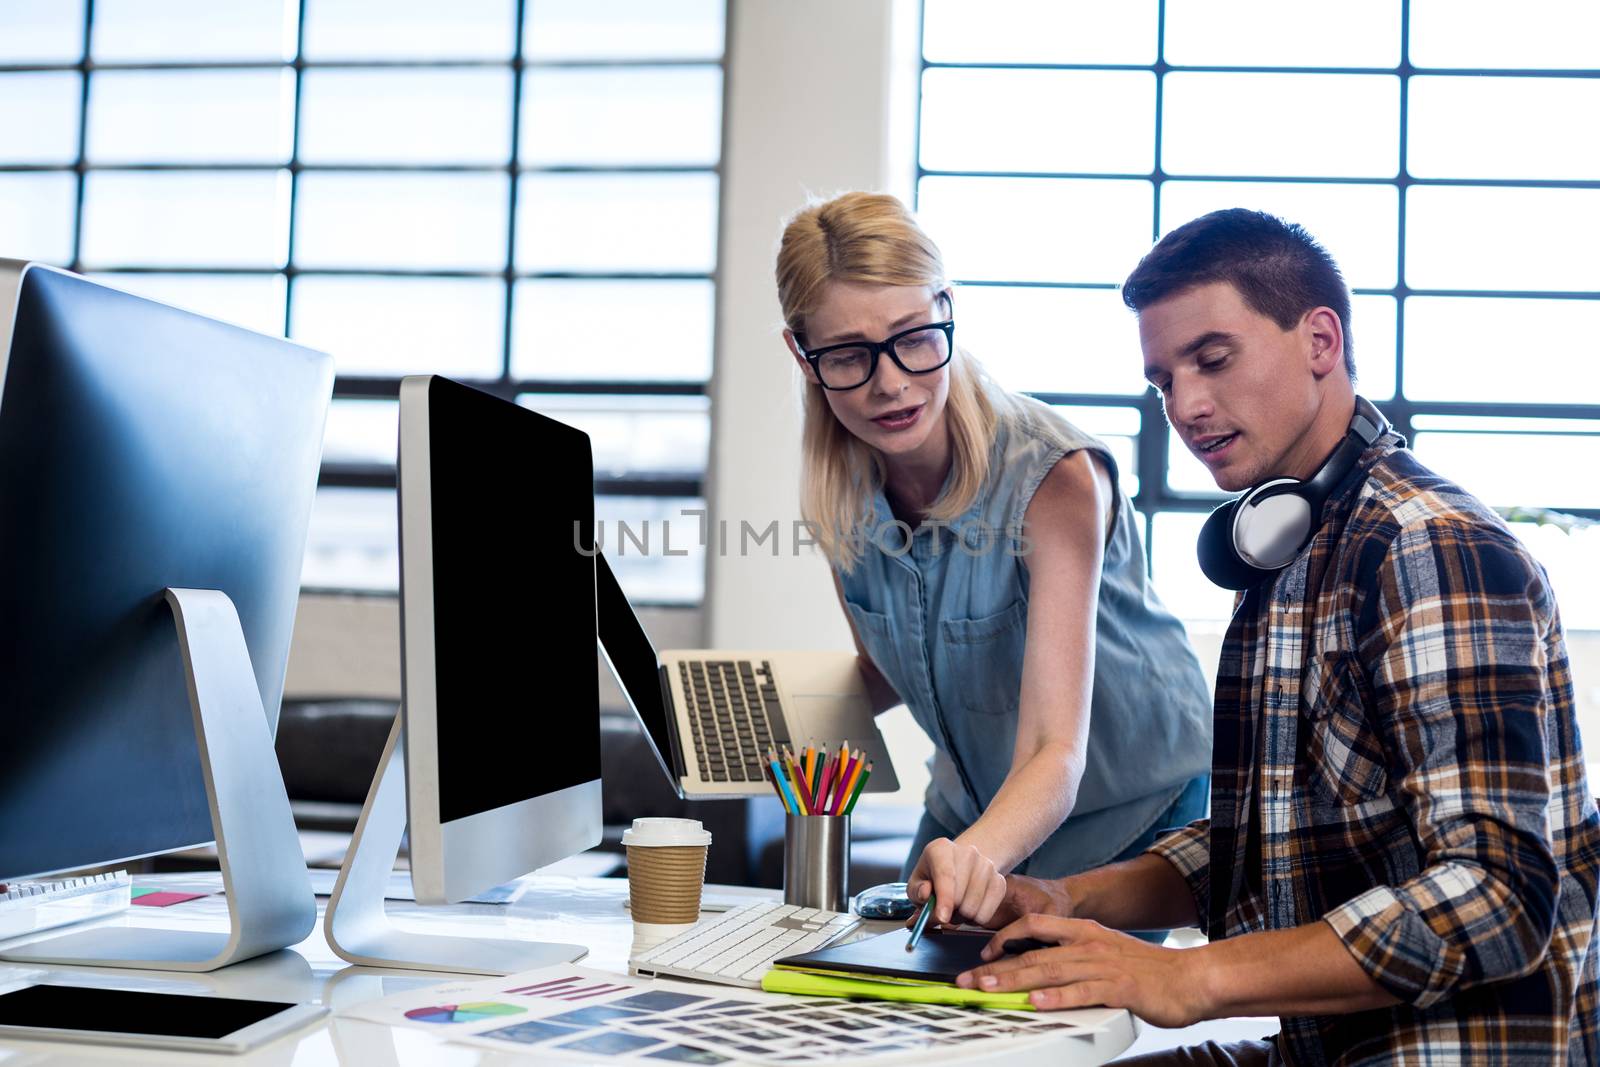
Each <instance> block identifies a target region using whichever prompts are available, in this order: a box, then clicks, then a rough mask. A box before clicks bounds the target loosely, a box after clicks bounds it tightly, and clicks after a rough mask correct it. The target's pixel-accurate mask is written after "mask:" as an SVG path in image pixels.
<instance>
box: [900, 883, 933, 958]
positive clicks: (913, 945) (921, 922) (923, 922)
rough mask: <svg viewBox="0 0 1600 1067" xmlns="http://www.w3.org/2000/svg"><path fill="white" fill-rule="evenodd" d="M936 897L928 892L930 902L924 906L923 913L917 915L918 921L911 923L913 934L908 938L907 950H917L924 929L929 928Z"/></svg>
mask: <svg viewBox="0 0 1600 1067" xmlns="http://www.w3.org/2000/svg"><path fill="white" fill-rule="evenodd" d="M933 905H934V897H933V894H932V893H929V894H928V902H927V903H926V904H924V905H923V906H922V914H921V915H918V916H917V921H916V922H915V923H913V924H912V925H911V936H910V937H909V938H907V939H906V951H907V952H915V951H917V942H919V941H921V940H922V931H924V930H926V929H927V928H928V916H930V915H932V914H933Z"/></svg>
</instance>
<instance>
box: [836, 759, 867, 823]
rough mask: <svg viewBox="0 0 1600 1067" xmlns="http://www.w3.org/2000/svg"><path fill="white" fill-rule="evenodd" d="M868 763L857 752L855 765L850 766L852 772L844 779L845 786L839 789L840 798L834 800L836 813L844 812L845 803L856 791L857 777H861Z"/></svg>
mask: <svg viewBox="0 0 1600 1067" xmlns="http://www.w3.org/2000/svg"><path fill="white" fill-rule="evenodd" d="M866 765H867V761H866V758H865V757H864V756H863V755H862V754H861V753H860V752H857V753H856V762H855V766H853V767H851V768H850V774H849V775H848V776H847V777H846V778H845V780H844V788H843V789H841V790H839V799H837V800H835V801H834V802H833V813H834V814H835V815H843V814H844V810H845V804H846V803H848V802H849V800H850V797H851V795H852V794H853V793H854V792H855V788H856V779H857V778H860V777H861V771H862V769H863V768H865V767H866Z"/></svg>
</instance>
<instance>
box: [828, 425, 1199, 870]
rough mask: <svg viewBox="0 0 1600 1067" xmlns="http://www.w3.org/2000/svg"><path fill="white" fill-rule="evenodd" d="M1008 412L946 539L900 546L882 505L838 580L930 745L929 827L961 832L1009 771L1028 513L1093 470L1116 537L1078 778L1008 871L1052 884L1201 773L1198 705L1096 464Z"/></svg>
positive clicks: (1191, 667) (1171, 631)
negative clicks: (1070, 466) (1067, 481)
mask: <svg viewBox="0 0 1600 1067" xmlns="http://www.w3.org/2000/svg"><path fill="white" fill-rule="evenodd" d="M1009 399H1010V400H1011V401H1012V409H1011V410H1009V411H1008V410H1006V408H1004V407H1002V408H1001V410H1000V413H999V424H998V426H997V427H996V433H995V439H994V442H993V444H992V445H991V448H990V468H989V476H988V479H987V481H986V482H985V484H984V486H983V488H982V490H981V491H980V493H979V495H978V497H977V499H976V500H975V501H974V502H973V504H972V506H971V507H970V508H969V509H968V510H967V511H966V512H965V513H963V514H962V515H961V516H960V517H958V518H956V519H953V520H951V522H950V524H949V526H948V527H944V526H934V525H930V524H924V525H922V526H921V527H919V528H918V529H917V530H916V531H915V532H914V533H911V530H910V527H909V526H908V525H907V524H905V523H903V522H897V520H896V519H895V517H894V514H893V512H892V511H891V510H890V508H889V504H888V501H887V500H886V499H885V498H884V495H883V493H882V491H881V490H880V491H879V492H878V493H877V494H876V498H875V499H874V501H873V514H872V516H871V517H870V518H869V521H868V525H867V528H866V529H865V530H864V531H862V532H863V534H864V535H865V540H864V541H863V548H864V552H863V558H862V559H861V560H860V561H859V562H858V563H857V565H856V567H855V569H854V570H853V571H851V572H850V573H848V574H847V573H844V572H842V571H840V572H838V575H839V579H840V582H841V583H842V585H843V588H844V597H845V603H846V606H847V607H848V609H849V612H850V617H851V619H852V620H853V621H854V623H855V628H856V632H857V633H858V634H859V635H860V637H861V642H862V644H863V645H864V646H865V647H866V650H867V653H868V654H869V655H870V656H871V657H872V661H873V662H874V663H875V664H876V665H877V666H878V668H879V670H881V671H882V672H883V675H884V677H885V678H886V679H888V681H889V682H890V683H891V684H892V685H893V686H894V688H895V692H897V693H898V694H899V695H900V698H901V699H902V700H904V701H905V703H906V706H907V707H908V708H909V709H910V711H911V714H912V716H913V717H914V718H915V719H916V721H917V723H918V725H920V726H921V727H922V729H923V730H925V731H927V734H928V736H929V737H930V738H931V739H932V740H933V742H934V747H935V753H934V756H933V758H932V760H931V761H930V763H929V767H930V770H931V772H932V780H931V781H930V783H929V785H928V790H927V794H926V797H925V803H926V805H927V811H928V814H929V815H931V816H932V817H933V818H935V819H936V820H938V821H939V822H940V823H942V824H943V825H944V826H946V827H950V828H952V829H954V830H956V831H957V832H960V831H961V830H964V829H965V828H966V827H968V826H970V825H971V824H972V823H973V822H975V821H976V820H977V818H978V816H979V815H980V814H981V813H982V812H983V810H984V809H985V808H986V807H987V806H988V804H989V802H990V801H991V800H992V799H993V798H994V795H995V794H996V793H997V792H999V790H1000V785H1001V783H1002V782H1004V781H1005V778H1006V775H1007V774H1008V773H1009V772H1010V770H1011V756H1012V748H1013V746H1014V744H1015V741H1016V733H1017V711H1018V697H1019V694H1020V692H1021V688H1022V654H1023V644H1024V641H1025V638H1026V636H1027V619H1028V570H1027V567H1026V566H1025V565H1024V558H1023V557H1024V555H1025V553H1026V550H1027V545H1026V541H1025V540H1023V538H1025V537H1026V536H1027V531H1026V529H1025V528H1024V526H1023V516H1024V514H1025V513H1026V511H1027V508H1028V503H1029V501H1031V500H1032V499H1033V494H1034V492H1035V491H1036V490H1037V489H1038V488H1039V483H1040V482H1041V481H1043V480H1044V477H1045V475H1046V474H1048V473H1049V472H1050V469H1051V468H1052V467H1054V466H1055V464H1056V462H1057V461H1058V460H1060V459H1061V458H1062V457H1063V456H1065V455H1068V454H1069V453H1072V452H1075V451H1078V450H1079V449H1090V450H1092V451H1093V452H1094V453H1095V454H1096V455H1097V456H1098V457H1099V458H1100V459H1101V460H1102V461H1103V462H1104V464H1105V466H1106V468H1107V469H1108V470H1109V471H1110V472H1111V479H1112V484H1113V487H1114V491H1115V503H1114V505H1113V507H1114V517H1113V519H1114V521H1113V523H1112V529H1111V533H1110V536H1109V538H1108V539H1107V541H1106V543H1105V557H1104V563H1103V569H1102V573H1101V578H1100V598H1099V607H1098V611H1097V614H1096V620H1095V660H1094V685H1093V693H1092V696H1091V699H1090V705H1089V716H1090V718H1089V745H1088V759H1087V766H1086V768H1085V770H1084V774H1083V780H1082V782H1081V784H1080V785H1079V787H1078V799H1077V803H1076V805H1075V806H1074V807H1073V810H1072V813H1071V815H1070V816H1069V817H1068V818H1067V820H1066V821H1065V822H1064V823H1062V825H1061V827H1060V828H1059V829H1058V830H1056V832H1055V833H1054V834H1052V835H1051V836H1050V837H1049V838H1047V839H1046V840H1045V841H1044V843H1043V844H1041V845H1040V846H1039V848H1038V849H1037V850H1035V852H1034V854H1033V856H1032V857H1031V858H1030V859H1028V860H1026V861H1024V862H1023V863H1020V864H1018V865H1017V867H1016V868H1015V870H1017V871H1018V872H1025V873H1029V874H1033V875H1035V876H1039V877H1059V876H1062V875H1065V874H1070V873H1074V872H1076V871H1080V870H1085V869H1087V868H1089V867H1093V866H1097V865H1099V864H1101V863H1104V862H1106V861H1108V860H1110V859H1111V858H1112V857H1114V856H1116V855H1118V854H1119V853H1120V852H1122V851H1123V850H1124V849H1125V848H1126V847H1128V845H1130V844H1131V843H1132V842H1133V841H1134V840H1135V839H1136V838H1138V837H1139V835H1140V834H1142V833H1143V832H1144V831H1146V830H1148V829H1149V828H1150V827H1151V825H1152V824H1153V823H1154V822H1155V820H1156V819H1157V818H1158V817H1159V816H1160V815H1161V813H1163V812H1164V811H1166V810H1167V808H1169V807H1170V806H1171V805H1172V803H1173V801H1174V800H1175V799H1177V797H1178V794H1179V793H1180V792H1181V791H1182V789H1183V786H1184V784H1185V783H1186V782H1188V781H1189V780H1190V779H1192V778H1194V777H1195V776H1197V775H1201V774H1205V773H1207V772H1209V770H1210V768H1211V695H1210V693H1209V692H1208V691H1207V688H1206V682H1205V677H1204V675H1203V674H1202V673H1201V670H1200V664H1199V662H1198V661H1197V660H1196V659H1195V655H1194V651H1193V649H1191V648H1190V646H1189V642H1188V638H1187V636H1186V635H1185V633H1184V630H1183V627H1182V625H1181V624H1180V623H1179V622H1178V620H1177V619H1176V618H1174V617H1173V616H1172V614H1171V613H1170V612H1169V611H1167V609H1166V608H1165V607H1164V606H1163V605H1162V603H1161V601H1160V600H1159V599H1158V598H1157V597H1156V595H1155V592H1154V591H1153V590H1152V589H1151V588H1150V585H1149V583H1148V582H1147V581H1146V578H1145V563H1144V549H1143V547H1142V545H1141V544H1140V541H1139V538H1138V535H1137V532H1136V530H1135V527H1134V523H1135V522H1136V521H1137V515H1136V514H1135V512H1134V510H1133V505H1132V504H1131V502H1130V501H1129V500H1128V497H1127V495H1126V493H1124V492H1123V490H1122V488H1121V486H1120V485H1118V484H1117V475H1116V463H1115V461H1114V460H1113V459H1112V457H1111V454H1110V452H1109V451H1108V450H1107V449H1106V447H1105V445H1104V444H1102V443H1101V442H1100V441H1098V440H1096V439H1095V438H1093V437H1091V436H1089V435H1088V434H1085V433H1084V432H1082V431H1081V430H1079V429H1077V428H1076V427H1075V426H1073V425H1072V424H1071V423H1069V422H1067V421H1066V420H1065V419H1064V418H1062V417H1061V416H1060V415H1059V414H1058V413H1057V412H1056V411H1055V410H1054V409H1053V408H1051V407H1049V406H1048V405H1046V404H1043V403H1041V402H1039V401H1036V400H1033V399H1031V398H1029V397H1020V396H1013V397H1010V398H1009ZM908 533H909V534H911V535H910V536H907V534H908ZM908 542H909V544H908Z"/></svg>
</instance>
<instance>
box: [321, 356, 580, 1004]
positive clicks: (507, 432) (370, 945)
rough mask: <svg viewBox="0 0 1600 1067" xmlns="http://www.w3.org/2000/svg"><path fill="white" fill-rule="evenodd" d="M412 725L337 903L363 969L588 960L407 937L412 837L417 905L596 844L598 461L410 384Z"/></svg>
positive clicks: (406, 424)
mask: <svg viewBox="0 0 1600 1067" xmlns="http://www.w3.org/2000/svg"><path fill="white" fill-rule="evenodd" d="M399 512H400V613H401V624H400V625H401V651H402V658H403V660H404V665H403V684H402V692H403V697H402V712H401V714H400V716H399V718H398V719H397V720H396V723H395V728H394V730H393V731H392V732H391V734H390V738H389V743H388V746H387V747H386V749H385V751H384V755H383V757H382V759H381V761H380V763H379V767H378V773H377V775H376V777H375V778H374V780H373V785H372V790H371V792H370V793H369V794H368V796H367V803H366V807H365V809H364V810H363V812H362V816H361V820H360V822H359V824H358V825H357V828H356V838H355V841H354V842H353V844H352V847H351V849H350V852H349V853H348V854H347V856H346V858H345V863H344V867H343V869H342V870H341V871H340V873H339V879H338V882H337V883H336V885H335V887H334V893H333V896H332V898H331V899H330V901H329V905H328V911H327V919H326V930H327V936H328V943H329V944H330V945H331V946H332V947H333V949H334V951H335V952H336V953H337V954H338V955H339V956H341V957H342V958H344V959H346V960H349V961H351V962H353V963H360V964H366V965H369V966H382V967H410V968H419V969H427V970H453V971H462V972H466V973H474V974H495V973H500V974H509V973H512V972H514V971H519V970H527V969H530V968H533V967H540V966H545V965H548V964H553V963H559V962H566V961H570V960H574V959H578V958H580V957H582V956H583V955H584V953H585V952H587V949H586V948H585V947H584V946H582V945H570V944H548V943H541V942H533V941H523V940H517V939H515V938H514V937H507V938H466V937H451V936H438V935H426V934H418V933H412V932H410V931H407V930H404V929H400V928H397V927H395V926H393V925H392V924H391V923H390V922H389V920H388V917H387V915H386V914H385V913H384V910H383V896H384V891H385V889H386V888H387V885H388V878H389V872H390V869H391V868H392V867H393V865H394V859H395V854H396V851H397V849H398V848H399V845H400V839H401V835H402V833H403V832H404V830H405V828H406V826H407V824H408V823H409V827H410V849H411V852H410V860H411V881H412V888H413V891H414V893H415V895H416V899H417V901H418V903H421V904H440V903H446V902H455V901H461V900H466V899H468V898H469V897H471V896H473V895H475V894H477V893H480V892H482V891H483V890H485V889H488V888H490V887H492V886H495V885H499V884H501V883H504V882H507V881H510V880H512V879H514V878H517V877H519V876H521V875H523V874H527V873H528V872H530V871H533V870H535V869H537V868H539V867H543V866H546V865H548V864H550V863H553V862H555V861H556V860H560V859H564V858H566V857H567V856H571V855H574V854H576V853H578V852H582V851H584V850H585V849H588V848H592V847H593V846H595V845H597V844H599V843H600V838H601V818H600V694H599V673H598V670H597V666H598V664H597V659H596V655H597V653H596V640H597V630H596V625H597V624H596V619H595V566H594V551H595V547H594V461H593V457H592V453H591V451H590V447H589V438H588V436H587V435H586V434H584V433H582V432H581V431H579V430H575V429H573V428H572V427H570V426H567V425H565V424H563V423H560V422H557V421H555V420H554V419H549V418H546V417H544V416H543V415H539V414H537V413H535V412H533V411H531V410H529V409H527V408H524V407H521V406H520V405H517V404H513V403H511V402H509V401H505V400H501V399H499V398H497V397H494V396H491V395H489V394H487V393H483V392H480V391H478V390H475V389H471V388H468V387H467V386H464V385H460V384H458V383H456V382H452V381H450V380H448V379H446V378H439V377H429V376H425V377H415V378H407V379H405V380H404V381H403V382H402V383H401V385H400V451H399Z"/></svg>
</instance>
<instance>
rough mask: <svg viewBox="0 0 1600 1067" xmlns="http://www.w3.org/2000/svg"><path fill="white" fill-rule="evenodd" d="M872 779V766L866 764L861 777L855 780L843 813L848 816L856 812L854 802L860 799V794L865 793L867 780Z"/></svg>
mask: <svg viewBox="0 0 1600 1067" xmlns="http://www.w3.org/2000/svg"><path fill="white" fill-rule="evenodd" d="M870 777H872V764H870V763H868V764H867V765H866V767H864V768H863V769H862V771H861V777H860V778H858V779H857V780H856V788H855V792H853V793H851V794H850V800H849V802H848V803H847V804H845V806H844V813H845V814H846V815H849V814H850V813H851V812H853V811H855V810H856V801H858V800H860V799H861V794H862V793H864V792H866V789H867V779H868V778H870Z"/></svg>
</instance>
